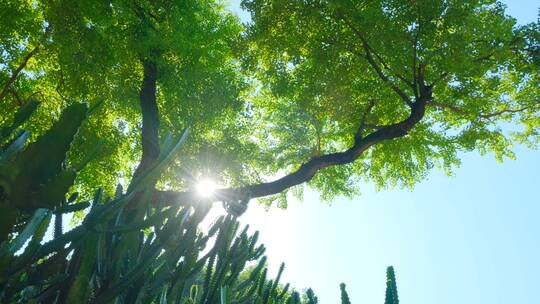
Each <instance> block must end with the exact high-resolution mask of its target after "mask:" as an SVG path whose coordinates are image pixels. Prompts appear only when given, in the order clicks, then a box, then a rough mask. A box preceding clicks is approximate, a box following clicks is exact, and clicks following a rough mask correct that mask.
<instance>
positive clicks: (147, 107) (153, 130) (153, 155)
mask: <svg viewBox="0 0 540 304" xmlns="http://www.w3.org/2000/svg"><path fill="white" fill-rule="evenodd" d="M142 64H143V68H144V76H143V82H142V87H141V91H140V94H139V97H140V105H141V113H142V133H141V134H142V137H141V141H142V157H141V162H140V163H139V165H138V166H137V169H136V170H135V173H134V174H133V178H136V177H138V176H140V175H141V174H143V173H144V172H145V171H146V170H147V169H148V168H149V167H151V166H152V165H153V164H154V163H155V162H156V160H157V159H158V157H159V134H158V130H159V110H158V105H157V100H156V84H157V66H156V63H155V62H154V61H152V60H149V59H145V60H143V62H142Z"/></svg>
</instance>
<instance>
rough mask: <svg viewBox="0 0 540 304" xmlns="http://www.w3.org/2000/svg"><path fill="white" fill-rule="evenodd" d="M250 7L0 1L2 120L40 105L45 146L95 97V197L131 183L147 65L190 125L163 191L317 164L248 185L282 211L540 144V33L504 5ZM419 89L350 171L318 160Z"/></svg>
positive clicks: (179, 121)
mask: <svg viewBox="0 0 540 304" xmlns="http://www.w3.org/2000/svg"><path fill="white" fill-rule="evenodd" d="M243 7H244V8H245V9H247V10H248V11H249V12H250V13H251V16H252V22H251V23H249V24H247V25H246V26H245V28H244V27H243V26H242V25H241V24H240V23H239V21H238V19H237V18H236V17H235V16H233V15H232V14H231V13H229V12H228V11H227V10H226V9H225V7H224V5H223V4H222V3H221V2H219V1H217V0H216V1H214V0H209V1H197V0H189V1H126V0H113V1H105V2H99V3H93V2H88V1H82V0H78V1H63V0H62V1H53V2H50V1H10V0H8V1H3V2H2V14H4V15H2V18H0V20H1V21H0V28H2V33H0V35H1V36H0V83H1V84H2V85H4V84H5V86H4V87H3V89H2V92H3V94H2V95H0V96H1V97H0V102H1V104H2V106H1V107H0V117H1V118H0V120H2V121H4V122H5V121H6V119H7V117H9V113H13V112H14V111H15V110H16V109H17V108H18V107H20V106H21V105H22V104H25V103H26V101H27V100H29V99H36V100H41V101H43V104H42V106H41V107H40V109H39V110H38V111H37V113H36V114H35V116H34V117H33V119H32V120H31V121H30V122H28V123H27V128H28V129H29V130H30V131H31V134H33V136H35V137H37V136H39V135H41V134H43V133H44V132H45V131H46V130H47V129H48V128H49V127H50V126H51V125H52V123H53V121H54V120H55V119H56V118H58V115H59V114H60V113H61V110H62V109H63V108H65V107H66V106H68V105H70V104H73V103H76V102H80V101H85V102H88V103H90V104H91V105H93V104H96V103H98V102H102V103H103V106H102V107H99V108H98V110H97V111H98V114H99V115H96V116H93V117H90V119H88V120H87V122H86V123H85V125H84V126H82V128H81V130H80V133H81V136H80V137H79V138H78V139H77V140H76V142H75V143H74V144H73V149H72V151H71V152H70V154H69V157H68V164H77V163H78V162H80V161H81V160H82V159H84V158H85V152H86V151H90V150H91V148H93V147H94V146H96V145H97V144H99V143H101V146H102V149H100V150H99V151H98V154H97V155H96V157H95V161H92V162H91V163H89V164H88V165H87V166H86V167H85V168H84V170H82V171H81V172H80V173H79V174H78V177H77V181H76V183H75V184H76V188H77V190H78V191H79V192H80V193H81V195H82V196H84V197H86V198H87V199H89V198H90V197H91V193H92V191H93V189H96V188H98V187H99V186H101V185H105V188H104V190H105V192H106V193H108V194H110V195H112V194H113V193H114V187H112V185H114V184H116V183H117V182H118V181H120V182H122V183H123V184H124V185H127V183H126V181H128V180H129V179H130V176H131V175H132V174H133V171H134V169H135V167H136V165H137V162H138V160H139V159H140V158H141V147H142V144H143V141H144V140H143V139H142V138H141V136H140V131H141V129H143V125H142V122H143V120H141V109H140V108H139V103H140V102H141V92H142V86H143V84H142V82H141V79H142V78H143V76H144V75H143V74H144V69H143V66H144V62H152V63H153V64H155V66H156V70H157V74H156V77H155V78H156V79H155V81H156V84H155V88H156V90H155V92H156V93H155V99H156V109H158V110H159V113H158V123H157V124H156V126H153V127H154V128H158V129H159V130H158V131H159V132H160V133H163V134H166V133H172V134H176V135H178V134H180V133H179V132H180V130H183V129H184V128H186V127H188V126H189V127H190V128H191V130H192V131H193V132H192V136H191V140H190V145H189V146H187V147H185V148H184V152H183V156H184V157H183V158H182V159H181V160H180V159H178V160H175V161H174V162H173V163H172V164H171V166H170V167H169V168H168V169H167V172H165V173H164V174H163V175H162V178H161V180H160V181H159V183H158V188H161V189H163V188H166V189H172V190H175V191H181V192H185V191H189V190H190V189H191V188H192V185H193V183H194V182H195V181H196V180H197V179H199V178H201V177H204V176H206V177H210V178H213V179H216V180H217V181H218V182H219V184H221V185H223V186H225V187H243V186H247V185H256V184H257V183H260V182H261V181H263V180H264V179H265V177H272V176H276V175H278V176H281V175H283V174H288V175H292V174H293V173H294V172H296V171H297V170H299V168H301V166H302V164H307V163H309V162H310V161H314V162H315V165H314V166H311V167H310V168H309V170H307V171H309V173H310V174H300V175H301V176H296V177H295V178H290V179H289V180H285V181H281V182H282V183H283V186H280V187H272V189H265V191H256V190H257V189H255V188H253V187H251V188H249V187H248V188H249V189H247V190H249V191H245V192H251V193H255V194H256V192H260V195H257V196H266V195H269V194H278V196H277V197H271V199H270V201H272V200H273V199H276V198H278V199H279V202H280V206H286V198H287V195H285V194H283V193H282V194H279V193H281V192H283V191H285V190H287V189H289V188H291V187H293V186H298V187H296V189H297V190H299V191H296V192H295V193H301V190H302V187H303V186H302V183H304V182H309V183H308V185H309V186H310V187H312V188H315V189H317V190H319V191H320V192H321V194H322V197H323V198H324V199H331V198H332V197H334V196H336V195H348V196H352V195H355V194H356V193H358V192H359V184H360V181H361V180H370V181H373V182H374V183H375V184H376V185H378V186H379V187H385V186H394V185H401V186H406V187H411V186H412V185H414V184H415V183H416V182H418V181H419V180H421V179H422V178H424V177H425V176H426V175H427V173H428V172H429V170H430V169H432V168H433V167H438V168H441V169H443V170H445V171H446V172H447V173H450V172H451V170H452V168H453V167H455V166H457V165H459V157H458V156H459V153H460V152H461V151H471V150H478V151H480V152H481V153H487V152H492V153H494V154H495V156H496V157H497V159H499V160H502V159H503V158H505V157H510V158H512V157H514V155H513V153H512V150H511V147H512V145H513V144H514V143H516V142H517V143H523V144H527V145H530V146H532V147H533V146H535V145H536V144H537V142H538V124H539V121H540V118H539V117H538V112H539V111H538V107H539V104H540V103H539V102H538V95H539V94H538V93H539V92H538V87H539V79H540V77H539V75H538V70H540V69H539V68H538V67H539V63H540V61H539V58H540V56H539V55H538V54H539V48H540V47H539V41H540V40H539V35H538V33H539V31H538V28H539V27H538V24H529V25H523V26H517V25H516V23H515V19H514V18H512V17H510V16H508V15H506V14H505V12H504V5H502V4H500V3H498V2H496V1H492V0H475V1H453V2H446V1H435V2H433V1H420V2H415V3H414V5H411V4H410V3H409V2H408V1H402V0H393V1H368V2H358V1H348V0H340V1H322V0H317V1H307V2H306V1H274V0H246V1H243ZM8 12H9V13H8ZM291 29H294V30H291ZM422 87H429V88H430V89H431V90H432V92H430V94H429V95H430V96H429V98H428V99H429V101H427V103H426V105H425V106H423V107H422V108H424V109H423V110H424V112H425V114H423V115H422V117H421V119H419V121H418V122H416V123H414V124H413V126H411V127H410V130H407V131H406V132H405V135H403V134H402V135H399V136H394V137H392V139H394V140H386V139H384V140H377V141H376V142H374V143H372V144H370V147H371V146H372V147H371V148H370V149H366V150H365V151H362V153H360V154H359V155H358V154H355V155H353V156H352V159H346V161H345V159H344V158H342V159H340V161H339V162H334V161H328V158H324V157H325V156H334V154H336V153H344V152H346V151H347V149H350V148H352V147H354V144H355V143H356V141H357V140H356V139H357V138H366V137H368V135H370V134H375V133H377V131H380V129H381V128H383V127H384V126H390V125H392V124H394V123H396V122H399V121H400V120H402V119H403V118H406V117H407V115H408V113H409V112H410V104H411V103H412V102H414V101H416V100H417V99H419V97H421V96H420V95H421V94H420V93H421V92H420V89H421V88H422ZM426 98H427V96H426ZM142 114H143V116H144V113H142ZM98 117H99V118H98ZM156 134H157V131H156ZM35 137H34V139H35ZM348 157H349V156H348ZM329 158H330V157H329ZM349 158H351V157H349ZM354 160H356V161H354ZM353 161H354V162H353ZM336 165H338V166H336ZM313 171H315V173H318V174H314V173H311V172H313ZM319 171H320V172H319ZM267 188H270V187H269V186H268V187H267Z"/></svg>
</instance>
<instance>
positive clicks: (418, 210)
mask: <svg viewBox="0 0 540 304" xmlns="http://www.w3.org/2000/svg"><path fill="white" fill-rule="evenodd" d="M505 3H506V4H507V5H508V12H509V14H510V15H512V16H514V17H517V18H518V21H519V22H520V23H526V22H531V21H535V20H536V18H537V12H538V6H539V5H538V3H537V2H536V1H532V0H529V1H510V0H508V1H505ZM232 7H233V8H234V10H235V11H237V12H239V13H240V15H241V17H242V18H243V19H244V20H245V18H247V15H246V14H245V13H244V12H240V11H239V5H238V1H233V2H232ZM515 152H516V154H517V157H518V159H517V160H514V161H512V160H507V161H505V162H504V163H503V164H499V163H497V162H496V161H495V160H494V158H493V156H491V155H487V156H483V157H482V156H480V155H478V154H477V153H468V154H463V155H462V165H461V167H460V168H458V169H456V170H455V176H453V177H448V176H446V175H444V174H443V173H442V172H440V171H433V172H432V173H431V174H430V175H429V177H428V178H427V179H426V180H425V181H424V182H422V183H420V184H418V185H417V186H416V187H415V188H414V190H412V191H409V190H400V189H390V190H382V191H379V192H377V191H375V190H374V186H373V185H371V184H365V185H362V188H363V190H362V195H361V196H359V197H357V198H355V199H353V200H347V199H337V200H335V201H334V202H333V203H332V205H331V206H329V205H327V204H325V203H322V202H320V201H319V199H318V197H317V194H316V193H313V192H308V193H306V195H305V198H304V200H303V201H302V202H296V203H291V204H289V208H288V209H287V210H279V209H275V208H273V209H271V210H270V211H268V212H266V211H264V210H263V208H261V207H259V206H256V205H255V204H251V205H250V208H249V210H248V211H247V213H246V214H245V215H244V216H243V218H242V221H243V222H244V223H249V224H250V226H251V227H253V229H257V230H259V231H260V233H261V238H260V239H261V241H262V242H263V243H264V244H265V245H266V247H267V256H268V258H269V267H270V271H271V273H274V274H275V272H276V270H277V269H278V267H279V264H280V263H281V262H285V263H286V269H285V273H284V275H283V279H284V280H285V281H287V282H290V283H291V284H292V285H293V286H295V287H297V288H299V289H302V288H307V287H312V288H313V289H314V290H315V292H316V294H317V295H318V297H319V300H320V302H321V303H324V304H326V303H338V302H339V283H340V282H345V283H346V284H347V288H348V291H349V295H350V297H351V300H352V302H353V303H381V304H382V303H383V302H384V289H385V270H386V266H388V265H393V266H394V267H395V269H396V276H397V280H398V282H397V284H398V293H399V298H400V301H401V303H403V304H405V303H408V304H433V303H437V304H456V303H477V304H478V303H490V304H498V303H501V304H503V303H504V304H507V303H516V304H521V303H540V300H539V299H535V298H533V297H535V296H536V297H538V295H537V293H538V288H539V283H538V282H539V278H538V274H539V273H540V261H539V257H540V241H539V236H538V235H539V233H540V198H539V197H540V189H539V188H540V182H539V179H540V173H539V172H540V153H539V152H538V151H534V150H528V149H526V148H524V147H519V146H518V147H516V149H515Z"/></svg>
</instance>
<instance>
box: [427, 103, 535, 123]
mask: <svg viewBox="0 0 540 304" xmlns="http://www.w3.org/2000/svg"><path fill="white" fill-rule="evenodd" d="M428 105H429V106H434V107H436V108H439V109H446V110H450V111H451V112H453V113H456V114H459V115H463V116H476V117H478V118H484V119H489V118H492V117H495V116H499V115H502V114H505V113H519V112H523V111H525V110H527V109H530V108H531V107H522V108H517V109H508V108H507V109H502V110H500V111H496V112H493V113H478V114H476V113H471V112H467V111H465V110H463V109H462V108H460V107H456V106H454V105H449V104H444V103H440V102H435V101H431V102H429V103H428Z"/></svg>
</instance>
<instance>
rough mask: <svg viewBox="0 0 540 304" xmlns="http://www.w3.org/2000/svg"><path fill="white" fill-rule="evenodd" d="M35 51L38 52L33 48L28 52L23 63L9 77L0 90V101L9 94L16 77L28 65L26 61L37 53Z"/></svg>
mask: <svg viewBox="0 0 540 304" xmlns="http://www.w3.org/2000/svg"><path fill="white" fill-rule="evenodd" d="M37 51H38V48H37V47H35V48H34V49H33V50H32V51H30V53H28V54H27V55H26V56H25V57H24V59H23V61H22V62H21V64H20V65H19V67H18V68H17V69H16V70H15V71H14V72H13V74H12V75H11V77H10V78H9V79H8V82H7V83H6V84H5V85H4V88H3V89H2V92H0V101H2V100H3V99H4V97H6V95H7V94H8V93H9V90H10V89H11V86H13V84H14V83H15V81H16V80H17V77H19V74H20V73H21V71H22V70H23V69H24V68H25V67H26V65H27V64H28V60H30V58H32V57H33V56H34V55H35V54H36V53H37Z"/></svg>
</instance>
